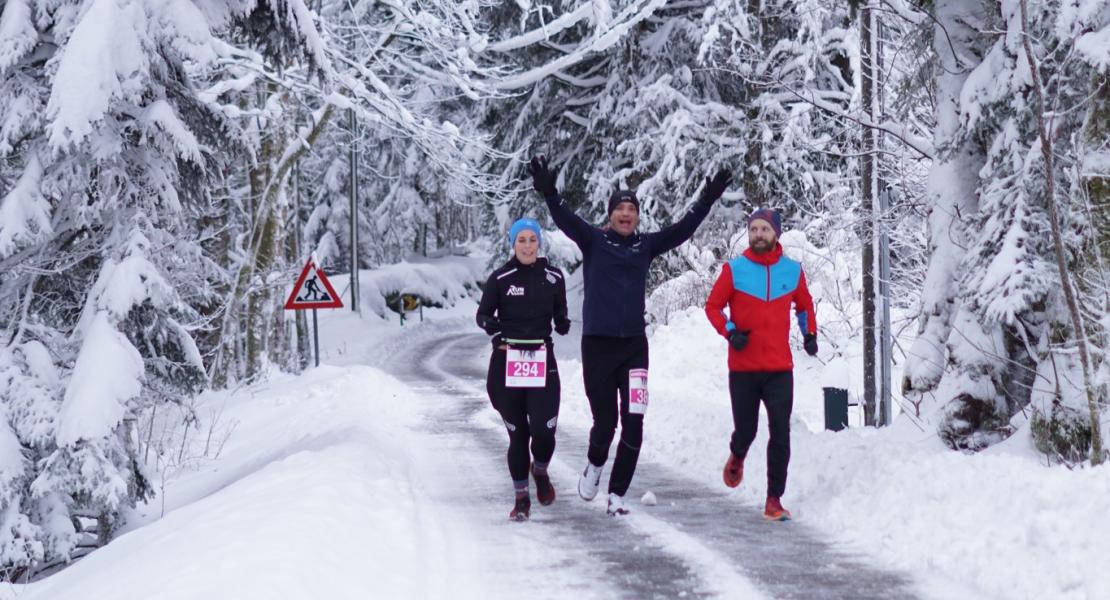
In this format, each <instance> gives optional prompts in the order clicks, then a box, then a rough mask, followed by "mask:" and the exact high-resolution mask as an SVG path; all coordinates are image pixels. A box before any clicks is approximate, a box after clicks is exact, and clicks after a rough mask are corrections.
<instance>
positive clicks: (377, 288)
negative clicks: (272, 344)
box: [328, 254, 489, 318]
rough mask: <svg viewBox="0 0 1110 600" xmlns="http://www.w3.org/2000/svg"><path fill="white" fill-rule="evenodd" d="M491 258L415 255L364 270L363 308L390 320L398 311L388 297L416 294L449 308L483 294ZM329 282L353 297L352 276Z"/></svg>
mask: <svg viewBox="0 0 1110 600" xmlns="http://www.w3.org/2000/svg"><path fill="white" fill-rule="evenodd" d="M488 259H489V257H488V256H486V255H485V254H472V255H469V256H445V257H442V258H423V257H419V256H413V257H409V258H408V259H407V260H405V261H402V262H399V263H396V264H392V265H384V266H381V267H378V268H376V269H364V270H360V271H359V274H358V277H359V279H358V281H359V292H360V294H359V297H360V298H361V300H362V309H363V310H364V311H370V312H372V313H374V314H376V315H378V316H379V317H382V318H389V316H390V311H391V310H395V309H391V308H390V307H389V306H387V305H386V297H387V296H390V295H392V294H416V295H418V296H420V297H422V298H425V299H427V300H429V301H431V302H434V303H437V304H442V305H445V306H452V305H454V304H455V303H456V302H458V301H459V300H460V299H463V298H467V297H470V296H473V295H480V294H481V290H482V284H484V283H485V281H486V277H487V276H488V275H489V272H488V269H487V268H486V261H487V260H488ZM328 279H329V280H330V281H332V282H333V284H334V285H335V288H336V291H338V292H339V294H340V296H344V297H345V298H349V297H350V275H348V274H336V275H335V276H329V277H328ZM346 302H347V301H346V300H345V301H344V303H346Z"/></svg>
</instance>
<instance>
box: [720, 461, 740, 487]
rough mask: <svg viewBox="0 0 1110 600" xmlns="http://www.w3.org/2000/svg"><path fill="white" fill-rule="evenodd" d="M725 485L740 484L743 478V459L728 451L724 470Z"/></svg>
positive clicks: (734, 485) (733, 485)
mask: <svg viewBox="0 0 1110 600" xmlns="http://www.w3.org/2000/svg"><path fill="white" fill-rule="evenodd" d="M724 479H725V485H727V486H728V487H730V488H734V487H736V486H738V485H740V482H741V481H743V480H744V459H742V458H738V457H737V456H736V455H735V454H733V453H731V452H729V453H728V462H726V463H725V472H724Z"/></svg>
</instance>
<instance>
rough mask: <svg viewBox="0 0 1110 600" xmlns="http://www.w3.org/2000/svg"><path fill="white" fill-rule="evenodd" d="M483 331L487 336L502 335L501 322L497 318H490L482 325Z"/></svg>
mask: <svg viewBox="0 0 1110 600" xmlns="http://www.w3.org/2000/svg"><path fill="white" fill-rule="evenodd" d="M482 329H485V330H486V335H497V334H499V333H501V320H500V319H498V318H497V317H489V318H488V319H486V320H485V322H484V323H482Z"/></svg>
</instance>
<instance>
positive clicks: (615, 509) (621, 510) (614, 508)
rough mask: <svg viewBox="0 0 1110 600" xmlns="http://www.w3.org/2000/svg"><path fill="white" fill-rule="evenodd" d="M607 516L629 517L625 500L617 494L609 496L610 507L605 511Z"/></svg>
mask: <svg viewBox="0 0 1110 600" xmlns="http://www.w3.org/2000/svg"><path fill="white" fill-rule="evenodd" d="M605 514H607V515H609V516H610V517H615V516H617V515H627V514H628V509H627V508H625V507H624V498H623V497H621V496H618V495H616V494H609V507H608V508H606V509H605Z"/></svg>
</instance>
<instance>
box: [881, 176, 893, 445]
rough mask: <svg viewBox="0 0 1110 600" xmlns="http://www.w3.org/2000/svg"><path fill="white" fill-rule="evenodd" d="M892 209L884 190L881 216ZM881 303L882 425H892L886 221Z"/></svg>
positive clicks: (883, 244) (887, 194) (883, 231)
mask: <svg viewBox="0 0 1110 600" xmlns="http://www.w3.org/2000/svg"><path fill="white" fill-rule="evenodd" d="M889 208H890V192H889V190H883V191H882V192H880V193H879V214H880V217H882V216H883V215H886V213H887V211H888V209H889ZM879 302H880V303H881V310H882V312H881V314H880V319H881V320H880V325H879V373H880V377H879V385H880V390H881V392H880V394H879V401H880V402H881V403H882V404H881V408H882V416H881V419H880V421H879V423H880V424H881V425H890V424H891V423H892V422H893V420H894V415H893V413H891V394H892V391H891V387H890V386H891V383H890V371H891V363H893V362H894V357H893V356H892V355H891V354H892V348H891V345H892V337H893V330H892V329H891V326H890V236H889V235H888V234H887V229H886V223H885V221H880V224H879Z"/></svg>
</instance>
